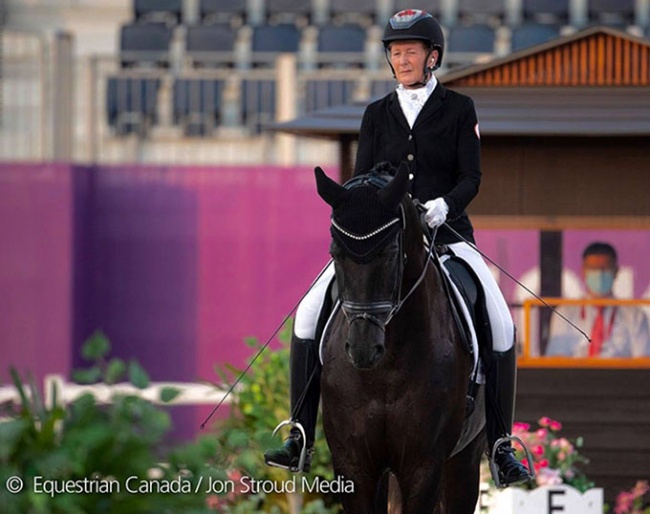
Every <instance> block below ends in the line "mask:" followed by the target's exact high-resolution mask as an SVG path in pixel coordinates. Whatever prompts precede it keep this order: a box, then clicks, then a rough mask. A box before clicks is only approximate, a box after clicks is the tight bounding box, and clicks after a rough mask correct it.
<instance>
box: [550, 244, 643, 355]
mask: <svg viewBox="0 0 650 514" xmlns="http://www.w3.org/2000/svg"><path fill="white" fill-rule="evenodd" d="M617 273H618V257H617V255H616V250H615V249H614V247H613V246H612V245H610V244H608V243H599V242H597V243H592V244H590V245H589V246H587V248H585V250H584V252H583V253H582V278H583V280H584V283H585V287H586V290H587V298H589V299H612V298H614V295H613V287H614V281H615V280H616V275H617ZM558 310H559V311H560V312H561V313H562V314H563V315H564V316H566V317H567V318H568V319H569V320H571V321H572V322H573V323H575V324H576V325H577V326H578V327H580V328H581V329H582V330H584V331H585V333H586V334H587V335H588V336H589V337H590V339H591V342H589V341H588V340H587V339H586V338H585V337H584V336H583V335H582V334H580V333H579V332H578V331H577V330H575V328H573V327H571V325H569V324H568V323H566V321H565V320H563V319H562V318H560V316H552V317H551V327H550V338H549V344H548V347H547V349H546V355H549V356H550V355H553V356H569V357H645V356H650V331H649V329H648V319H647V317H646V315H645V313H644V312H643V310H642V309H640V308H638V307H635V306H627V305H626V306H622V305H563V306H561V307H559V309H558Z"/></svg>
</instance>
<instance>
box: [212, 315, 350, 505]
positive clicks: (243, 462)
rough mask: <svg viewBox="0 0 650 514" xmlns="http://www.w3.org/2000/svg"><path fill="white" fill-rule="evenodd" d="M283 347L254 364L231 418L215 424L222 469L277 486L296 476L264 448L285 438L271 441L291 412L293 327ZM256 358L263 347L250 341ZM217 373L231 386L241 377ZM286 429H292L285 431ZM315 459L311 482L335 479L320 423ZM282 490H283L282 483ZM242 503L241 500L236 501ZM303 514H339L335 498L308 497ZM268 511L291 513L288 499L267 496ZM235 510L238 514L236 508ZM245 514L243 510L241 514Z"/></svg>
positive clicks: (232, 371) (282, 338)
mask: <svg viewBox="0 0 650 514" xmlns="http://www.w3.org/2000/svg"><path fill="white" fill-rule="evenodd" d="M278 340H279V347H278V348H277V349H270V348H267V349H266V350H265V351H264V352H262V353H261V355H260V356H259V357H258V358H257V360H256V361H255V362H254V363H253V364H252V366H251V368H250V369H249V371H248V372H247V373H246V374H245V375H244V376H243V377H242V379H241V381H240V382H239V384H238V386H237V389H236V393H235V394H234V398H233V401H232V403H231V410H230V416H229V417H228V418H227V419H225V420H222V421H219V422H217V423H216V427H217V433H218V434H219V443H220V445H221V452H220V453H221V455H222V456H223V462H222V467H223V468H224V469H230V470H236V472H238V473H241V474H242V475H247V476H250V477H253V478H254V479H255V480H260V481H262V480H264V481H274V482H276V483H278V484H281V483H283V482H286V481H287V480H290V479H291V478H292V474H291V473H290V472H288V471H286V470H282V469H278V468H272V467H269V466H267V465H266V464H265V463H264V459H263V453H264V451H265V450H266V449H268V448H271V447H275V446H278V445H280V444H281V443H282V439H283V437H285V436H286V435H287V434H286V433H284V434H282V435H281V436H280V435H277V436H276V438H275V439H272V437H271V434H272V432H273V428H274V427H275V426H276V425H277V424H278V423H279V422H280V421H283V420H285V419H288V418H289V416H290V413H289V355H290V350H289V343H290V340H291V324H290V323H289V324H287V325H286V326H285V327H283V329H282V331H281V332H280V334H279V336H278ZM246 343H247V344H248V346H250V347H251V348H252V349H254V350H255V351H256V352H255V353H256V354H257V353H258V352H259V351H260V350H261V344H260V343H259V341H258V340H257V339H255V338H250V339H248V340H247V341H246ZM217 372H218V373H219V374H220V375H221V377H222V379H223V380H224V381H225V382H226V383H227V384H232V383H234V381H235V380H236V379H237V377H239V376H240V375H241V373H242V370H239V369H237V368H235V367H233V366H222V367H218V368H217ZM287 430H288V429H287ZM314 449H315V454H314V460H313V461H312V466H311V470H310V472H309V474H307V475H306V476H307V477H308V480H310V481H311V480H312V479H314V477H317V476H318V477H321V478H322V479H324V480H332V479H333V478H334V476H333V471H332V465H331V455H330V452H329V448H328V447H327V443H326V441H325V436H324V434H323V430H322V425H321V422H320V420H319V423H318V425H317V429H316V443H315V448H314ZM279 487H281V486H280V485H279ZM237 501H244V499H243V498H238V499H237V498H236V499H234V502H233V504H235V505H236V503H237ZM304 501H305V507H304V510H303V512H309V513H311V514H326V513H336V512H339V509H338V507H336V506H334V504H335V501H334V498H331V497H320V496H317V495H315V496H308V497H306V498H305V499H304ZM261 503H262V505H263V506H264V508H265V510H264V512H272V511H271V510H270V509H272V508H274V507H281V509H282V510H280V511H279V512H288V506H287V504H286V498H285V497H284V495H275V496H273V495H267V496H266V497H264V498H261ZM232 512H239V511H235V510H233V511H232ZM242 512H243V511H242Z"/></svg>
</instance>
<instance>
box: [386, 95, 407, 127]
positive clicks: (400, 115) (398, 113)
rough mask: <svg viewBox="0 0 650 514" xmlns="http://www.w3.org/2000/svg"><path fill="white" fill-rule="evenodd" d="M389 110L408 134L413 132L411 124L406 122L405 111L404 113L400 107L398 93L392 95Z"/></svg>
mask: <svg viewBox="0 0 650 514" xmlns="http://www.w3.org/2000/svg"><path fill="white" fill-rule="evenodd" d="M388 110H389V111H390V113H391V115H392V116H393V117H394V118H395V121H397V122H398V123H399V125H400V127H402V128H403V129H404V130H406V131H407V132H410V131H411V128H410V127H409V122H408V121H406V116H404V111H402V108H401V107H400V105H399V99H398V98H397V93H396V92H395V91H393V92H392V93H391V94H390V99H389V101H388Z"/></svg>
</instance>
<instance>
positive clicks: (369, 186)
mask: <svg viewBox="0 0 650 514" xmlns="http://www.w3.org/2000/svg"><path fill="white" fill-rule="evenodd" d="M389 170H392V171H393V172H395V171H396V170H395V169H394V168H392V167H390V165H389V164H388V163H380V164H378V165H377V166H375V168H373V169H372V170H371V171H370V172H369V173H367V174H365V175H358V176H356V177H353V178H352V179H350V180H348V181H347V182H346V183H345V184H344V185H343V187H344V188H345V189H346V190H347V195H346V197H345V201H344V202H342V203H341V204H340V205H338V206H337V207H335V208H334V209H333V210H332V226H331V229H330V230H331V233H332V237H333V238H334V240H335V241H336V242H337V244H339V245H340V246H341V248H343V249H344V250H345V253H346V254H347V255H349V256H350V258H352V259H353V260H354V261H355V262H358V263H361V264H363V263H367V262H369V261H371V260H372V259H373V258H374V257H375V256H376V255H377V254H378V253H379V252H380V251H381V250H382V249H383V248H384V247H385V246H386V244H387V243H388V242H389V241H390V240H391V238H392V237H394V236H395V234H396V233H397V232H398V231H399V230H401V229H402V228H404V214H403V213H402V212H401V210H402V207H401V205H400V204H398V205H397V207H395V206H389V205H387V202H385V201H383V198H382V197H381V196H380V195H378V194H377V191H378V190H381V189H383V188H384V187H385V186H386V185H387V184H388V183H389V182H390V181H391V180H393V176H392V175H390V174H388V172H389Z"/></svg>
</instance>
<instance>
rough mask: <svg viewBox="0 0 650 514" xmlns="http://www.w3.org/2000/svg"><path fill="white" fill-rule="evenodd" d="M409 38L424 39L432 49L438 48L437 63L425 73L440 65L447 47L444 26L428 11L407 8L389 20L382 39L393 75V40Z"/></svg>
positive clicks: (407, 39) (406, 39)
mask: <svg viewBox="0 0 650 514" xmlns="http://www.w3.org/2000/svg"><path fill="white" fill-rule="evenodd" d="M409 40H419V41H424V42H425V43H426V44H427V46H429V48H430V49H431V50H438V59H437V60H436V63H435V64H434V66H432V67H430V68H429V67H427V68H426V69H425V75H426V73H427V72H432V71H434V70H437V69H438V68H439V67H440V64H441V63H442V56H443V54H444V49H445V37H444V35H443V33H442V28H441V27H440V25H439V24H438V22H437V21H436V20H435V19H434V18H433V16H431V15H430V14H429V13H428V12H425V11H422V10H420V9H405V10H403V11H400V12H398V13H396V14H394V15H393V16H392V17H391V19H390V20H388V23H387V24H386V28H385V29H384V37H383V38H382V39H381V41H382V43H384V50H385V53H386V58H387V59H388V65H389V66H390V68H391V70H392V71H393V75H394V74H395V70H393V65H392V64H391V62H390V58H389V55H388V47H389V46H390V44H391V43H392V42H393V41H409Z"/></svg>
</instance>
